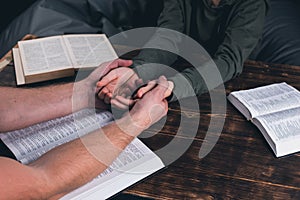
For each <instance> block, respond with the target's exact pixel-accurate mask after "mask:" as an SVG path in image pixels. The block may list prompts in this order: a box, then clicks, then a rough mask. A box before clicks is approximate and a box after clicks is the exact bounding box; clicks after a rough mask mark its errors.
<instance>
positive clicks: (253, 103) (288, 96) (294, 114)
mask: <svg viewBox="0 0 300 200" xmlns="http://www.w3.org/2000/svg"><path fill="white" fill-rule="evenodd" d="M227 98H228V100H229V101H230V102H231V103H232V104H233V105H234V106H235V107H236V108H237V109H238V110H239V111H240V112H241V113H242V114H243V115H244V116H245V117H246V119H247V120H250V121H251V122H252V123H253V124H255V125H256V126H257V127H258V129H259V130H260V131H261V133H262V134H263V136H264V137H265V139H266V141H267V142H268V144H269V145H270V147H271V149H272V150H273V152H274V154H275V155H276V157H281V156H285V155H288V154H292V153H296V152H298V151H300V92H299V91H298V90H297V89H295V88H294V87H292V86H290V85H288V84H287V83H285V82H283V83H276V84H271V85H267V86H262V87H257V88H254V89H248V90H241V91H236V92H231V93H230V94H229V95H228V97H227ZM259 108H260V109H261V110H259ZM268 109H270V110H268ZM260 112H261V113H260ZM288 124H292V125H288ZM285 129H290V130H285Z"/></svg>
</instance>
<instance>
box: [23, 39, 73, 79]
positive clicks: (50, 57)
mask: <svg viewBox="0 0 300 200" xmlns="http://www.w3.org/2000/svg"><path fill="white" fill-rule="evenodd" d="M18 45H19V49H20V55H21V58H22V65H23V68H24V75H25V76H28V75H35V74H40V73H47V72H52V71H58V70H63V69H68V68H73V64H72V62H71V60H70V57H69V54H68V51H67V49H66V47H65V45H64V42H63V39H62V36H53V37H47V38H41V39H35V40H28V41H21V42H19V43H18Z"/></svg>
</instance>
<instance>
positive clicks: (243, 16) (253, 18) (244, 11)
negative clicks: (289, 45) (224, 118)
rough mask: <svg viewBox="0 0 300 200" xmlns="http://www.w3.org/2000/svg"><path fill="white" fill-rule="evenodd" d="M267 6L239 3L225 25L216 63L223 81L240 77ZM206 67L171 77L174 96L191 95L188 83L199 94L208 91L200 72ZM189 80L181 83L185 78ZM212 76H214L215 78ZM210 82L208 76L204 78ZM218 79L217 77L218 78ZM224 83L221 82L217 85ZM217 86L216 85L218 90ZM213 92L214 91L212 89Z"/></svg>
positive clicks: (254, 1)
mask: <svg viewBox="0 0 300 200" xmlns="http://www.w3.org/2000/svg"><path fill="white" fill-rule="evenodd" d="M267 7H268V6H267V4H266V2H265V1H264V0H249V1H240V2H239V3H237V5H235V7H234V8H233V13H232V16H231V18H230V19H228V21H227V22H226V23H227V24H226V25H227V26H226V28H225V33H224V38H223V40H222V42H221V44H220V45H219V46H218V48H217V50H216V52H215V54H214V55H212V59H213V62H214V63H215V65H216V67H217V68H218V70H219V72H220V75H221V76H222V79H223V82H226V81H228V80H230V79H232V78H234V77H236V76H238V75H239V74H240V73H241V72H242V70H243V64H244V62H245V60H246V59H247V58H248V56H249V55H250V53H251V52H252V51H253V49H254V48H255V46H256V45H257V43H258V41H259V39H260V38H261V34H262V29H263V24H264V19H265V16H266V12H267ZM210 64H211V63H209V64H207V66H195V67H196V68H197V69H198V70H197V69H196V68H194V67H192V68H187V69H185V70H183V71H182V72H181V73H180V74H177V75H176V76H174V77H172V78H170V80H171V81H173V82H174V84H175V87H174V93H175V94H178V96H177V98H184V97H187V96H190V95H191V94H189V93H188V92H185V91H186V88H187V84H190V85H191V86H192V87H193V90H194V91H195V93H196V94H197V95H200V94H202V93H204V92H207V91H208V88H207V86H206V82H205V81H204V79H203V77H201V76H200V74H199V73H198V71H200V72H201V71H202V70H203V69H206V68H210V66H209V65H210ZM181 75H183V76H184V78H185V79H186V80H188V81H189V82H186V81H182V76H181ZM211 77H214V75H212V76H211ZM205 78H207V79H209V77H205ZM215 79H216V78H215ZM218 84H221V83H218ZM217 86H218V85H215V87H217ZM209 89H212V88H209Z"/></svg>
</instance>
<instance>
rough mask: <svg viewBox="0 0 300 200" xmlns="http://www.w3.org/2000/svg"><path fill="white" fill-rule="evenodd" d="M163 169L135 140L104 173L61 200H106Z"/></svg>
mask: <svg viewBox="0 0 300 200" xmlns="http://www.w3.org/2000/svg"><path fill="white" fill-rule="evenodd" d="M163 167H164V164H163V163H162V161H161V160H160V158H159V157H158V156H157V155H156V154H154V153H153V152H152V151H151V150H150V149H149V148H148V147H147V146H146V145H145V144H143V143H142V142H141V141H140V140H139V139H138V138H135V139H134V140H133V141H132V142H131V143H130V144H129V145H128V146H127V147H126V148H125V149H124V151H123V152H122V153H121V154H120V155H119V156H118V158H117V159H116V160H115V161H114V162H113V163H112V164H111V165H110V166H109V167H108V168H107V169H106V170H105V171H104V172H102V173H101V174H100V175H99V176H97V177H96V178H94V179H93V180H92V181H91V182H89V183H87V184H85V185H83V186H82V187H80V188H77V189H76V190H74V191H72V192H70V193H69V194H67V195H65V196H64V197H63V198H61V200H67V199H68V200H70V199H72V200H75V199H76V200H94V199H107V198H108V197H110V196H112V195H114V194H116V193H118V192H120V191H121V190H123V189H125V188H127V187H128V186H130V185H132V184H134V183H136V182H137V181H139V180H140V179H142V178H145V177H146V176H149V175H150V174H152V173H153V172H155V171H157V170H159V169H161V168H163Z"/></svg>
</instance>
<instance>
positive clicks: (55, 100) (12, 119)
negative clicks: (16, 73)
mask: <svg viewBox="0 0 300 200" xmlns="http://www.w3.org/2000/svg"><path fill="white" fill-rule="evenodd" d="M73 86H74V84H73V83H69V84H62V85H55V86H50V87H41V88H31V89H26V88H9V87H2V88H0V91H1V100H0V109H1V110H0V119H1V120H0V131H1V132H5V131H9V130H15V129H19V128H24V127H26V126H29V125H32V124H35V123H39V122H42V121H46V120H50V119H53V118H56V117H61V116H64V115H67V114H70V113H71V112H72V109H73V107H72V95H73ZM82 92H85V93H86V91H84V90H83V91H82ZM2 94H3V95H2ZM78 96H79V94H78ZM85 96H87V95H85ZM86 98H87V97H84V96H83V97H82V99H80V100H78V101H77V103H78V104H77V105H76V109H81V108H84V107H86V106H87V104H88V102H87V100H86ZM74 108H75V107H74Z"/></svg>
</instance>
